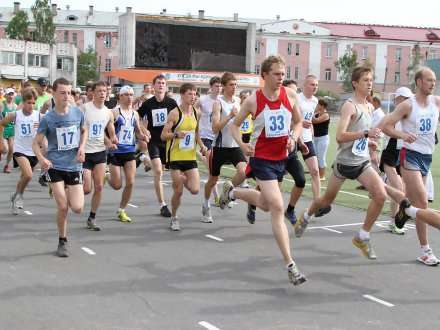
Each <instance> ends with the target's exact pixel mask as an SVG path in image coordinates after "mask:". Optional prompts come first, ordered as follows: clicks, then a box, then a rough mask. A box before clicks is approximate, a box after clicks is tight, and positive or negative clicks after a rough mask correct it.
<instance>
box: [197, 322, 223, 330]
mask: <svg viewBox="0 0 440 330" xmlns="http://www.w3.org/2000/svg"><path fill="white" fill-rule="evenodd" d="M199 325H201V326H202V327H204V328H206V329H208V330H220V329H219V328H217V327H216V326H214V325H212V324H211V323H209V322H206V321H200V322H199Z"/></svg>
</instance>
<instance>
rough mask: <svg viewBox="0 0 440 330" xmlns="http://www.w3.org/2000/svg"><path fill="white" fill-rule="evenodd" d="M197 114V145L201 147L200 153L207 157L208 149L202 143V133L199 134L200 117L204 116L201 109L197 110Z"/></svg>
mask: <svg viewBox="0 0 440 330" xmlns="http://www.w3.org/2000/svg"><path fill="white" fill-rule="evenodd" d="M195 109H196V112H197V118H198V120H197V126H196V141H197V144H198V145H199V147H200V152H201V153H202V155H203V156H205V155H206V152H207V151H208V148H206V146H205V144H204V143H203V141H202V138H201V137H200V133H199V123H200V116H201V115H202V111H201V110H200V109H199V108H195Z"/></svg>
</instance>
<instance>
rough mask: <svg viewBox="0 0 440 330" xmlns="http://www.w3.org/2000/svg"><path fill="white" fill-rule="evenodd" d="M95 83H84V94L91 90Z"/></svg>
mask: <svg viewBox="0 0 440 330" xmlns="http://www.w3.org/2000/svg"><path fill="white" fill-rule="evenodd" d="M94 84H95V83H94V82H93V81H89V82H87V83H86V93H87V92H88V91H89V90H93V85H94Z"/></svg>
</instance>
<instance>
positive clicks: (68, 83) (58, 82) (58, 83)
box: [53, 78, 72, 92]
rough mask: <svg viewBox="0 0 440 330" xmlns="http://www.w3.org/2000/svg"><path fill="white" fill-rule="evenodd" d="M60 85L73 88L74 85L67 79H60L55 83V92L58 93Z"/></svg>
mask: <svg viewBox="0 0 440 330" xmlns="http://www.w3.org/2000/svg"><path fill="white" fill-rule="evenodd" d="M58 85H64V86H71V85H72V84H71V83H70V82H69V81H68V80H67V79H66V78H58V79H55V81H54V82H53V90H54V91H55V92H56V90H57V88H58Z"/></svg>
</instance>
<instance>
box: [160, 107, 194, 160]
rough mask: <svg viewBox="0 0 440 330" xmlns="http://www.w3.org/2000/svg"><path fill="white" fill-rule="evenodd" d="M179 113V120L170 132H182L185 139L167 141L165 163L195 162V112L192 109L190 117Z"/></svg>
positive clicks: (180, 111)
mask: <svg viewBox="0 0 440 330" xmlns="http://www.w3.org/2000/svg"><path fill="white" fill-rule="evenodd" d="M177 110H178V111H179V119H178V121H177V124H175V125H174V126H173V128H172V132H173V133H175V132H184V133H185V137H184V138H182V139H179V138H177V137H176V138H173V139H172V140H168V141H167V148H166V150H167V161H169V162H176V161H185V160H196V146H197V145H196V142H197V141H196V128H197V112H196V109H194V107H193V112H192V113H191V114H190V115H185V114H184V113H183V112H182V110H181V109H180V108H179V107H177Z"/></svg>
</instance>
